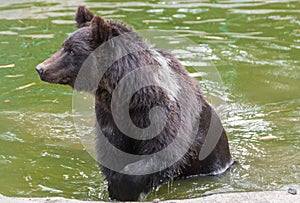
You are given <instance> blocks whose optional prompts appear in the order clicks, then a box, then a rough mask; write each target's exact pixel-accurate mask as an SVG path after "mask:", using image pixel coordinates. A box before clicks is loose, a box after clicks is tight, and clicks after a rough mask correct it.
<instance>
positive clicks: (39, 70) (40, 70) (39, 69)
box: [35, 64, 44, 76]
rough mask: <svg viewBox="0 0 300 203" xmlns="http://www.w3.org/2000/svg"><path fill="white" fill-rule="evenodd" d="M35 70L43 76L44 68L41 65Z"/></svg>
mask: <svg viewBox="0 0 300 203" xmlns="http://www.w3.org/2000/svg"><path fill="white" fill-rule="evenodd" d="M35 70H36V71H37V72H38V73H39V75H40V76H41V75H42V74H43V72H44V69H43V66H42V65H41V64H39V65H37V66H36V68H35Z"/></svg>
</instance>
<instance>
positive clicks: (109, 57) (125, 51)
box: [36, 6, 233, 201]
mask: <svg viewBox="0 0 300 203" xmlns="http://www.w3.org/2000/svg"><path fill="white" fill-rule="evenodd" d="M76 22H77V27H78V28H79V29H78V30H77V31H76V32H75V33H73V34H72V35H71V36H70V37H69V38H68V39H67V40H66V41H65V42H64V43H63V46H62V48H61V49H60V50H59V51H58V52H57V53H55V54H54V55H53V56H52V57H50V58H49V59H47V60H46V61H44V62H43V63H41V64H40V65H38V66H37V68H36V69H37V71H38V72H39V75H40V78H41V79H42V80H43V81H46V82H50V83H58V84H67V85H70V86H72V87H73V88H75V89H76V90H78V91H88V92H90V93H91V94H93V95H94V96H95V112H96V121H97V122H96V126H95V127H96V151H97V157H98V162H99V165H100V168H101V171H102V173H103V175H104V177H105V179H106V180H107V182H108V190H109V196H110V198H111V199H115V200H123V201H135V200H137V199H138V198H139V196H140V194H141V193H148V192H149V191H151V189H152V188H155V187H158V186H159V185H161V184H162V183H164V182H166V181H169V180H173V179H176V178H185V177H189V176H194V175H216V174H220V173H222V172H224V171H225V170H226V169H228V168H229V167H230V166H231V164H232V163H233V160H232V158H231V155H230V151H229V146H228V140H227V135H226V132H225V130H224V129H223V126H222V124H221V122H220V119H219V118H218V116H217V114H216V113H215V111H214V110H213V109H212V108H211V106H210V105H209V104H208V103H207V102H206V101H205V100H204V98H203V95H202V93H201V88H200V86H199V83H198V82H197V81H196V80H195V79H193V78H191V77H190V76H189V75H188V72H187V71H186V70H185V69H184V67H183V66H182V65H181V63H180V62H179V61H178V60H177V59H176V58H175V57H174V56H173V55H171V54H169V53H168V52H167V51H164V50H160V49H158V48H156V47H153V46H152V45H149V44H148V43H146V42H145V41H144V40H143V39H142V38H141V37H140V36H139V35H137V34H136V33H135V31H134V30H133V29H132V28H130V27H128V26H127V25H125V24H122V23H119V22H115V21H108V20H105V19H103V18H102V17H99V16H94V15H93V14H92V13H91V12H90V11H89V10H87V9H86V8H85V7H82V6H81V7H79V8H78V11H77V14H76ZM101 46H102V49H100V50H99V47H101ZM105 46H106V47H105ZM103 47H104V48H103ZM91 56H94V61H93V62H94V63H96V65H95V67H92V68H90V69H87V70H82V67H84V66H86V61H87V60H90V58H91ZM84 71H85V72H84ZM82 72H84V73H85V74H86V78H84V79H81V80H79V79H78V78H79V75H80V74H82ZM99 73H101V74H100V75H101V77H99V78H98V77H97V76H98V75H99ZM132 75H133V76H132ZM81 78H82V77H81ZM126 78H127V80H129V82H128V81H127V82H126V81H125V82H123V80H124V79H126ZM137 80H141V81H142V83H141V84H142V87H140V88H137V87H138V86H139V85H141V84H140V83H139V82H137ZM95 81H96V82H95ZM120 84H125V85H124V87H123V86H121V85H120ZM137 84H138V85H137ZM128 88H129V89H128ZM130 88H133V89H134V88H136V89H134V91H133V90H132V94H130V93H129V92H130V91H131V90H130ZM116 92H117V93H116ZM124 95H125V96H129V98H127V99H126V98H124ZM157 108H159V109H160V110H157ZM153 109H155V110H153ZM153 112H154V113H153ZM116 114H117V116H116ZM120 123H121V124H120ZM160 123H163V124H164V125H163V126H162V128H161V129H160V127H161V126H160ZM153 126H154V128H153V131H152V130H151V127H153ZM124 128H125V129H124ZM158 128H159V129H158ZM149 129H150V130H149ZM139 130H141V131H139ZM147 130H148V131H147ZM154 131H157V134H155V136H152V135H151V134H152V133H151V132H153V133H154ZM137 132H138V133H137ZM140 132H141V133H140ZM143 132H147V133H143ZM139 133H140V134H139ZM155 133H156V132H155ZM165 149H166V150H165ZM128 157H129V158H128Z"/></svg>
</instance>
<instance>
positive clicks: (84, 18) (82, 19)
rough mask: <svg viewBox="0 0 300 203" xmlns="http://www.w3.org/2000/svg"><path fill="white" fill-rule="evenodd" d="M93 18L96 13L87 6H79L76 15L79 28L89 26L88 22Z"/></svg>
mask: <svg viewBox="0 0 300 203" xmlns="http://www.w3.org/2000/svg"><path fill="white" fill-rule="evenodd" d="M93 18H94V14H93V13H92V12H91V11H89V10H88V9H87V8H86V7H85V6H79V7H78V9H77V12H76V16H75V20H76V23H77V27H78V28H81V27H85V26H87V25H88V22H90V21H91V20H92V19H93Z"/></svg>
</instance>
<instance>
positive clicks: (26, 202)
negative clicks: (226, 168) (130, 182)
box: [0, 191, 300, 203]
mask: <svg viewBox="0 0 300 203" xmlns="http://www.w3.org/2000/svg"><path fill="white" fill-rule="evenodd" d="M0 202H1V203H2V202H3V203H34V202H35V203H106V202H104V201H81V200H75V199H66V198H61V197H47V198H15V197H6V196H2V195H0ZM152 202H153V203H240V202H249V203H250V202H251V203H277V202H278V203H295V202H300V195H299V193H298V194H290V193H288V192H287V191H264V192H239V193H224V194H214V195H210V196H205V197H200V198H195V199H183V200H164V201H160V200H158V199H156V200H153V201H152Z"/></svg>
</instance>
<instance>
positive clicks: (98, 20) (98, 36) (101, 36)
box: [90, 16, 111, 43]
mask: <svg viewBox="0 0 300 203" xmlns="http://www.w3.org/2000/svg"><path fill="white" fill-rule="evenodd" d="M90 26H91V28H92V32H93V37H94V39H95V41H97V42H100V43H103V42H104V41H107V40H108V39H109V36H110V30H111V29H110V25H109V23H108V22H107V21H106V20H105V19H104V18H102V17H100V16H95V17H94V18H93V20H92V21H91V25H90Z"/></svg>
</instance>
